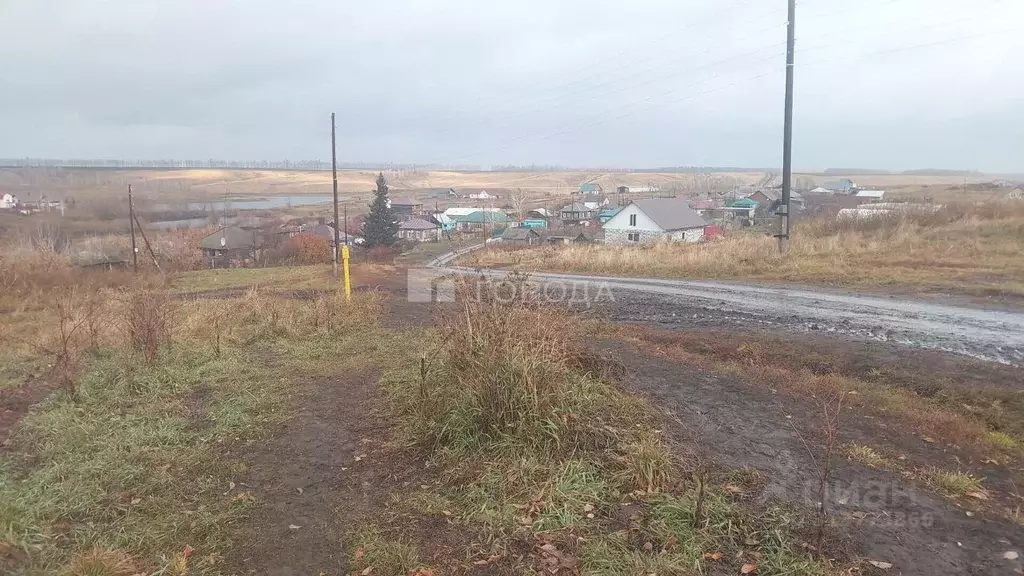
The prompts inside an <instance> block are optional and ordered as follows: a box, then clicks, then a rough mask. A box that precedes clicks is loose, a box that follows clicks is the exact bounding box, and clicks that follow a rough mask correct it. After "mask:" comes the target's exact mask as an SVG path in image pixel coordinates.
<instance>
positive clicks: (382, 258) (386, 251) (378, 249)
mask: <svg viewBox="0 0 1024 576" xmlns="http://www.w3.org/2000/svg"><path fill="white" fill-rule="evenodd" d="M366 259H367V260H369V261H370V262H393V261H394V260H395V252H394V250H392V249H391V248H388V247H387V246H374V247H373V248H370V249H369V250H367V251H366Z"/></svg>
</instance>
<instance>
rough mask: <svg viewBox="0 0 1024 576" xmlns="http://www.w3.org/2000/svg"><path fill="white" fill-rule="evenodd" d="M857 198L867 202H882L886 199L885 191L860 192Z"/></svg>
mask: <svg viewBox="0 0 1024 576" xmlns="http://www.w3.org/2000/svg"><path fill="white" fill-rule="evenodd" d="M856 197H857V198H861V199H864V200H865V201H867V202H881V201H882V200H884V199H885V190H858V191H857V194H856Z"/></svg>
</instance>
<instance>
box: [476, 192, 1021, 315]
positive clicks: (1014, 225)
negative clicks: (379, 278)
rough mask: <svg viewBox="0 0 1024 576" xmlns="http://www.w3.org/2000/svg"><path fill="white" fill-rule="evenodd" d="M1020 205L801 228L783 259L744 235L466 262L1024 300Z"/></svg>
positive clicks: (526, 252)
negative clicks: (684, 243)
mask: <svg viewBox="0 0 1024 576" xmlns="http://www.w3.org/2000/svg"><path fill="white" fill-rule="evenodd" d="M1022 246H1024V203H1019V202H1017V203H1009V202H1007V203H998V202H994V203H989V204H986V205H984V206H980V207H979V206H973V205H966V206H961V205H949V206H947V207H946V208H944V209H942V210H940V211H939V212H938V213H936V214H930V215H928V216H922V217H897V218H888V219H881V220H877V221H862V222H848V223H842V222H836V221H834V220H824V219H823V220H812V221H806V222H800V223H798V224H797V225H796V226H795V227H794V229H793V238H792V242H791V245H790V251H789V253H788V254H785V255H780V254H779V253H778V248H777V242H776V240H775V239H774V238H772V237H769V236H765V235H763V234H752V233H746V232H743V231H737V232H733V233H731V234H729V235H727V236H726V237H725V238H724V239H720V240H715V241H711V242H706V243H701V244H691V245H683V244H661V245H652V246H637V247H620V246H569V247H557V248H556V247H545V248H541V249H522V250H503V249H500V248H494V249H488V250H484V251H479V252H474V253H471V254H468V255H466V256H464V257H463V258H462V260H461V263H462V264H464V265H466V266H479V267H499V266H509V267H513V268H520V269H524V270H549V271H567V272H586V273H593V274H606V275H621V276H637V277H644V276H649V277H666V278H693V279H727V280H754V281H766V282H790V283H797V284H821V285H827V286H839V287H856V288H877V289H883V290H895V291H900V292H948V293H959V294H969V295H974V296H990V295H998V296H1012V297H1020V296H1024V259H1022V258H1020V250H1021V247H1022Z"/></svg>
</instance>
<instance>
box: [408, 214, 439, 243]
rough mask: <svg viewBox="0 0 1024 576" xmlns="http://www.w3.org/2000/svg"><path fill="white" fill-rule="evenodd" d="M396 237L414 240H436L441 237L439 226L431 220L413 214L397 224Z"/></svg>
mask: <svg viewBox="0 0 1024 576" xmlns="http://www.w3.org/2000/svg"><path fill="white" fill-rule="evenodd" d="M398 237H399V238H401V239H403V240H413V241H416V242H437V241H438V240H440V239H441V226H440V225H439V224H438V223H437V222H434V221H433V220H427V219H426V218H419V217H417V216H413V217H412V218H409V219H408V220H406V221H404V222H402V223H401V224H399V225H398Z"/></svg>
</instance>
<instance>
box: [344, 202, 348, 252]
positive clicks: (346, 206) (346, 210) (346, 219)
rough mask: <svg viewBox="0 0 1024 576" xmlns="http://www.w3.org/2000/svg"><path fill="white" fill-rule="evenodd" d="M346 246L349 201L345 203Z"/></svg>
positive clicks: (346, 243) (346, 239)
mask: <svg viewBox="0 0 1024 576" xmlns="http://www.w3.org/2000/svg"><path fill="white" fill-rule="evenodd" d="M345 246H348V202H346V203H345Z"/></svg>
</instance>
